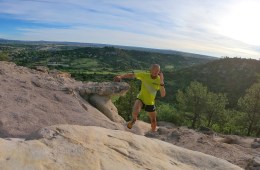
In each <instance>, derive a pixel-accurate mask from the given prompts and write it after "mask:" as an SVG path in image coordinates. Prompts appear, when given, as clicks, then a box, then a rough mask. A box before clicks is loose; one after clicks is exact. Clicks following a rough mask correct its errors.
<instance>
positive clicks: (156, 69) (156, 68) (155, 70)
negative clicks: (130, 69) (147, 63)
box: [151, 67, 160, 77]
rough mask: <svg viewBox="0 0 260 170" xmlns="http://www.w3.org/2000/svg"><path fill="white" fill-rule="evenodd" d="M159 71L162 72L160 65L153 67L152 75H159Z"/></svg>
mask: <svg viewBox="0 0 260 170" xmlns="http://www.w3.org/2000/svg"><path fill="white" fill-rule="evenodd" d="M159 73H160V68H159V67H152V68H151V76H152V77H157V76H158V74H159Z"/></svg>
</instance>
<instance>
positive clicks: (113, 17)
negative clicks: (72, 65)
mask: <svg viewBox="0 0 260 170" xmlns="http://www.w3.org/2000/svg"><path fill="white" fill-rule="evenodd" d="M0 6H1V9H0V22H1V27H0V38H3V39H10V40H23V41H58V42H76V43H93V44H109V45H118V46H129V47H139V48H151V49H158V50H173V51H181V52H187V53H194V54H200V55H206V56H212V57H219V58H220V57H225V56H227V57H230V58H233V57H241V58H252V59H257V60H259V58H260V34H259V33H258V30H260V24H259V23H258V18H259V17H260V11H259V10H258V9H259V8H260V2H259V1H257V0H226V1H224V0H220V1H217V2H212V1H210V0H205V1H203V3H202V2H201V1H200V2H199V1H196V2H195V1H191V0H186V1H181V0H174V1H172V0H163V1H160V2H158V1H156V0H150V1H145V2H143V3H142V4H140V2H139V1H136V0H133V1H118V0H114V1H109V0H108V1H104V0H101V1H98V2H97V1H94V0H88V1H82V0H77V1H73V2H70V1H68V0H64V1H61V0H55V1H49V0H37V1H33V0H8V1H7V0H0ZM64 11H66V12H64Z"/></svg>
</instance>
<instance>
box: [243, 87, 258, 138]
mask: <svg viewBox="0 0 260 170" xmlns="http://www.w3.org/2000/svg"><path fill="white" fill-rule="evenodd" d="M238 107H239V108H240V110H241V111H243V112H245V113H246V114H245V117H244V118H245V119H244V121H245V122H247V127H246V128H247V135H251V134H252V132H253V131H254V132H255V133H256V134H258V135H259V133H260V127H259V124H260V83H255V84H253V85H252V86H251V87H250V88H249V89H248V90H247V91H246V94H245V96H244V97H241V98H240V99H239V100H238Z"/></svg>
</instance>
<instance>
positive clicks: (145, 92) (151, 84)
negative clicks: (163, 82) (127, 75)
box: [134, 72, 160, 105]
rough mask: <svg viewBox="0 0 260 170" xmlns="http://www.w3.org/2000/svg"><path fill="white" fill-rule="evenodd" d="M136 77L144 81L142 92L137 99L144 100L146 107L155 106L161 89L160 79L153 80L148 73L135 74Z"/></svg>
mask: <svg viewBox="0 0 260 170" xmlns="http://www.w3.org/2000/svg"><path fill="white" fill-rule="evenodd" d="M134 74H135V77H136V78H137V79H139V80H141V81H142V85H141V91H140V92H139V94H138V95H137V98H138V99H140V100H142V101H143V103H144V104H145V105H154V103H155V102H154V101H155V97H156V93H157V91H158V90H159V89H160V77H159V76H157V77H156V79H152V77H151V74H150V73H148V72H137V73H134Z"/></svg>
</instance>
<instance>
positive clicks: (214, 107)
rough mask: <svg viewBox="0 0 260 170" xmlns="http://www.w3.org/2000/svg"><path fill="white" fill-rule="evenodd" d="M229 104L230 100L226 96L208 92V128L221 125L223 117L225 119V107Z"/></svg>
mask: <svg viewBox="0 0 260 170" xmlns="http://www.w3.org/2000/svg"><path fill="white" fill-rule="evenodd" d="M227 103H228V99H227V97H226V95H224V94H221V93H219V94H215V93H212V92H208V94H207V102H206V105H205V107H206V112H205V118H206V121H207V127H212V125H213V124H214V123H216V122H220V123H221V120H222V119H221V117H223V113H224V112H225V107H226V105H227Z"/></svg>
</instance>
